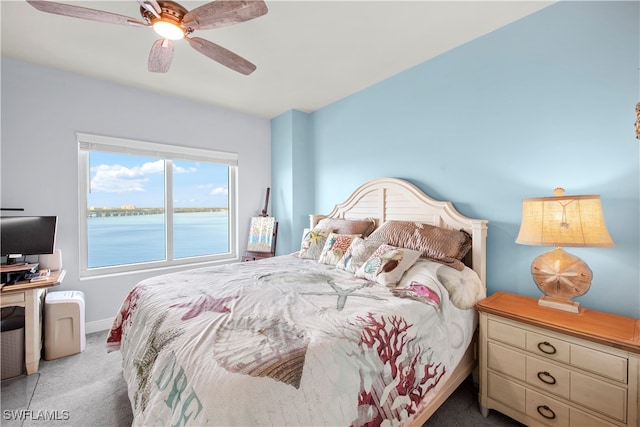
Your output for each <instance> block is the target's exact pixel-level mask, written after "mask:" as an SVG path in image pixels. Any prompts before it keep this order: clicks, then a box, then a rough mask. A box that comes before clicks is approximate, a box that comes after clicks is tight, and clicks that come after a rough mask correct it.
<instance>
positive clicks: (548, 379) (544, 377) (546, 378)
mask: <svg viewBox="0 0 640 427" xmlns="http://www.w3.org/2000/svg"><path fill="white" fill-rule="evenodd" d="M538 379H539V380H540V381H542V382H543V383H545V384H555V383H556V379H555V378H554V377H553V375H551V374H550V373H549V372H547V371H544V372H538Z"/></svg>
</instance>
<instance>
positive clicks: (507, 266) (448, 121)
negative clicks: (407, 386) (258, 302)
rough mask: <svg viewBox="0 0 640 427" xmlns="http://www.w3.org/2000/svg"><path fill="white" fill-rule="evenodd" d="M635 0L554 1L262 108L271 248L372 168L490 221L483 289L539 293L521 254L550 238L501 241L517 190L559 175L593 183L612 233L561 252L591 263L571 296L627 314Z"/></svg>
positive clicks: (635, 220)
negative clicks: (423, 55) (588, 275)
mask: <svg viewBox="0 0 640 427" xmlns="http://www.w3.org/2000/svg"><path fill="white" fill-rule="evenodd" d="M639 5H640V3H639V2H631V1H621V2H608V1H607V2H591V1H585V2H574V1H567V2H559V3H556V4H554V5H552V6H549V7H547V8H545V9H543V10H541V11H539V12H537V13H535V14H533V15H530V16H528V17H525V18H523V19H521V20H519V21H517V22H515V23H512V24H510V25H508V26H506V27H503V28H501V29H498V30H496V31H494V32H492V33H489V34H487V35H485V36H483V37H481V38H479V39H476V40H474V41H471V42H469V43H467V44H465V45H463V46H460V47H458V48H456V49H454V50H451V51H449V52H446V53H444V54H442V55H440V56H438V57H436V58H434V59H432V60H430V61H427V62H425V63H422V64H420V65H418V66H416V67H413V68H411V69H409V70H406V71H404V72H402V73H400V74H398V75H396V76H393V77H391V78H389V79H387V80H385V81H382V82H380V83H378V84H376V85H374V86H371V87H369V88H367V89H365V90H362V91H360V92H358V93H356V94H354V95H351V96H349V97H347V98H344V99H342V100H340V101H337V102H335V103H333V104H331V105H329V106H327V107H325V108H323V109H321V110H318V111H315V112H313V113H311V114H304V113H300V112H297V111H291V112H288V113H285V114H283V115H281V116H280V117H277V118H275V119H274V120H272V144H273V145H272V156H273V163H272V185H273V186H274V188H277V187H278V186H282V189H283V190H284V192H285V193H286V197H284V198H283V199H286V200H282V201H281V200H280V199H276V198H274V215H276V216H282V217H283V218H286V219H287V220H288V221H290V228H289V233H290V236H288V237H290V238H291V241H290V242H288V243H286V244H285V243H282V240H279V242H278V246H279V248H280V250H279V251H278V252H279V253H285V252H290V251H292V250H296V249H297V247H296V246H297V245H298V244H299V239H300V235H301V233H302V227H300V225H298V222H299V218H300V216H304V215H302V212H303V211H304V214H307V213H310V212H311V213H327V212H329V211H330V210H331V209H332V208H333V205H334V204H335V203H337V202H341V201H343V200H344V199H346V197H347V196H348V195H349V194H350V193H351V191H352V190H353V189H355V188H356V187H357V186H358V185H360V184H361V183H363V182H364V181H366V180H369V179H372V178H378V177H397V178H404V179H407V180H409V181H411V182H412V183H413V184H415V185H417V186H418V187H419V188H421V189H422V190H423V191H425V192H426V193H427V194H429V195H431V196H432V197H433V198H436V199H440V200H451V201H452V202H453V204H454V205H455V206H456V208H457V209H458V210H459V211H460V212H461V213H463V214H464V215H467V216H471V217H476V218H483V219H487V220H489V232H488V256H487V285H488V291H489V293H490V294H491V293H493V292H495V291H498V290H504V291H509V292H514V293H518V294H523V295H528V296H532V297H538V296H539V295H540V292H539V291H538V289H537V287H536V286H535V284H534V283H533V281H532V279H531V275H530V272H529V271H530V264H531V261H532V260H533V258H535V257H536V256H537V255H539V254H541V253H543V252H545V251H547V250H549V249H551V248H545V247H535V246H523V245H518V244H516V243H515V242H514V240H515V238H516V235H517V232H518V229H519V225H520V215H521V202H522V199H523V198H529V197H542V196H551V195H553V188H554V187H556V186H562V187H564V188H565V189H566V193H567V194H599V195H600V196H601V198H602V205H603V210H604V215H605V222H606V224H607V226H608V228H609V232H610V234H611V236H612V238H613V239H614V241H615V247H613V248H610V249H609V248H568V249H567V251H568V252H570V253H573V254H574V255H577V256H579V257H581V258H582V259H583V260H584V261H585V262H586V263H587V264H588V265H589V266H590V267H591V269H592V271H593V282H592V285H591V289H590V291H589V293H588V294H587V295H585V296H583V297H580V298H579V299H578V301H579V302H580V303H581V304H583V305H584V306H586V307H589V308H592V309H596V310H603V311H608V312H612V313H617V314H622V315H626V316H633V317H640V267H639V264H640V248H639V240H640V195H639V192H640V173H639V170H640V154H639V146H640V141H639V140H637V139H635V133H634V121H635V104H636V103H637V102H638V101H640V84H639V81H638V80H639V75H640V71H639V68H640V7H639ZM425 43H428V40H425ZM298 162H300V163H298ZM296 185H300V186H304V187H305V188H304V190H302V189H301V188H295V186H296ZM292 188H293V189H292ZM280 203H283V204H280ZM276 212H277V214H276ZM305 219H306V218H305ZM279 239H280V237H279Z"/></svg>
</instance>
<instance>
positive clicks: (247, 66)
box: [187, 37, 256, 75]
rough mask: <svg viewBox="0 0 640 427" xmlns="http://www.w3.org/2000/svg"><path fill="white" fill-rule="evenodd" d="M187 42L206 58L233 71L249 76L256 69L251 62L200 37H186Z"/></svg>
mask: <svg viewBox="0 0 640 427" xmlns="http://www.w3.org/2000/svg"><path fill="white" fill-rule="evenodd" d="M187 40H188V41H189V44H190V45H191V47H192V48H194V49H195V50H197V51H198V52H200V53H201V54H203V55H205V56H208V57H209V58H211V59H213V60H214V61H217V62H219V63H220V64H222V65H224V66H225V67H229V68H231V69H232V70H234V71H237V72H239V73H242V74H245V75H249V74H251V73H253V72H254V71H255V69H256V66H255V65H253V64H252V63H251V62H249V61H247V60H246V59H244V58H242V57H241V56H238V55H236V54H235V53H233V52H231V51H230V50H227V49H225V48H223V47H222V46H219V45H217V44H215V43H213V42H210V41H208V40H205V39H201V38H200V37H190V38H189V37H187Z"/></svg>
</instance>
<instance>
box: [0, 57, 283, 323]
mask: <svg viewBox="0 0 640 427" xmlns="http://www.w3.org/2000/svg"><path fill="white" fill-rule="evenodd" d="M1 113H2V121H1V126H2V140H1V165H2V169H1V175H0V180H1V190H2V193H1V201H2V207H21V208H24V209H25V211H24V214H25V215H57V216H58V236H57V245H56V246H57V247H58V248H59V249H61V250H62V258H63V266H64V268H65V269H66V270H67V275H66V278H65V280H64V282H63V284H62V285H61V286H60V287H58V288H56V289H55V290H80V291H83V292H84V293H85V298H86V313H85V316H86V322H87V332H92V331H94V330H100V329H104V328H107V327H109V326H110V321H111V319H112V318H113V317H114V316H115V314H116V312H117V310H118V308H119V307H120V304H121V302H122V301H123V299H124V298H125V296H126V295H127V293H128V292H129V290H130V289H131V288H132V287H133V286H134V285H135V284H136V283H137V282H138V281H140V280H141V279H144V278H146V277H150V276H154V275H157V274H159V273H160V272H158V271H155V272H146V273H139V274H123V275H118V276H112V277H106V278H95V279H84V280H80V278H79V265H78V239H79V237H78V234H79V232H78V169H77V167H78V154H77V142H76V138H75V132H85V133H92V134H98V135H106V136H113V137H119V138H127V139H134V140H142V141H150V142H158V143H165V144H175V145H185V146H189V147H196V148H208V149H215V150H221V151H232V152H236V153H238V156H239V169H238V193H239V194H238V203H239V209H238V213H239V217H238V224H239V243H238V248H239V251H240V254H242V252H243V251H244V250H245V248H246V242H247V238H248V235H247V232H248V228H249V218H250V217H251V216H255V215H257V214H259V213H260V210H261V209H262V207H263V203H264V195H265V189H266V187H267V186H269V185H270V176H271V166H270V162H269V161H265V159H270V158H271V142H270V123H269V120H267V119H263V118H259V117H255V116H251V115H247V114H242V113H239V112H236V111H232V110H227V109H223V108H219V107H215V106H212V105H205V104H202V103H196V102H192V101H189V100H185V99H179V98H175V97H170V96H166V95H161V94H157V93H152V92H146V91H142V90H138V89H134V88H130V87H125V86H121V85H118V84H115V83H111V82H106V81H102V80H97V79H93V78H89V77H85V76H81V75H77V74H72V73H69V72H65V71H60V70H55V69H51V68H44V67H40V66H34V65H31V64H27V63H24V62H19V61H15V60H11V59H7V58H4V57H3V58H2V110H1ZM165 271H167V270H165ZM169 271H175V269H174V270H169ZM162 272H164V271H162Z"/></svg>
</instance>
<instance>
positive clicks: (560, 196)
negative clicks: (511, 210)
mask: <svg viewBox="0 0 640 427" xmlns="http://www.w3.org/2000/svg"><path fill="white" fill-rule="evenodd" d="M554 194H555V196H554V197H539V198H533V199H525V200H523V201H522V222H521V224H520V231H519V233H518V237H517V238H516V243H520V244H523V245H539V246H555V247H556V249H554V250H551V251H549V252H546V253H544V254H542V255H540V256H538V257H537V258H535V259H534V260H533V262H532V263H531V275H532V276H533V280H534V282H535V283H536V285H537V286H538V288H539V289H540V290H541V291H542V293H543V294H544V295H543V296H542V297H541V298H540V299H539V300H538V304H539V305H541V306H545V307H552V308H555V309H559V310H564V311H568V312H572V313H579V312H580V304H579V303H578V302H575V301H573V299H574V298H576V297H579V296H581V295H584V294H586V293H587V291H588V290H589V287H590V286H591V279H592V277H593V275H592V273H591V270H590V269H589V266H587V264H586V263H585V262H584V261H582V260H581V259H580V258H578V257H576V256H574V255H571V254H569V253H567V252H565V251H564V250H563V249H562V247H563V246H574V247H610V246H613V240H612V239H611V236H609V232H608V231H607V227H606V225H605V223H604V218H603V215H602V206H601V205H600V196H565V195H564V189H562V188H556V189H555V190H554Z"/></svg>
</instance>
